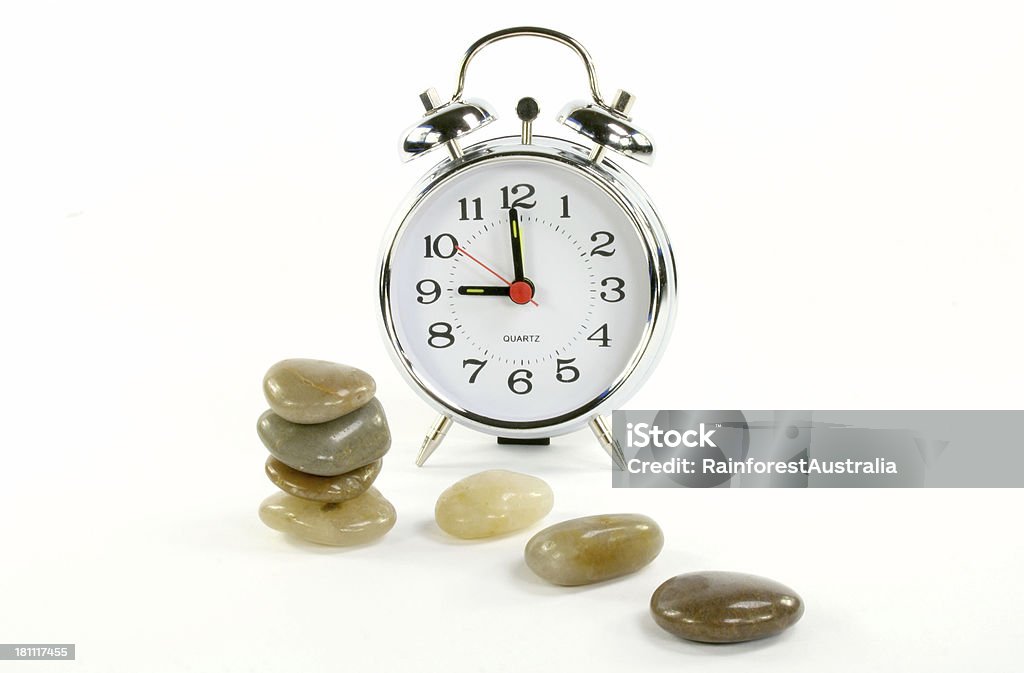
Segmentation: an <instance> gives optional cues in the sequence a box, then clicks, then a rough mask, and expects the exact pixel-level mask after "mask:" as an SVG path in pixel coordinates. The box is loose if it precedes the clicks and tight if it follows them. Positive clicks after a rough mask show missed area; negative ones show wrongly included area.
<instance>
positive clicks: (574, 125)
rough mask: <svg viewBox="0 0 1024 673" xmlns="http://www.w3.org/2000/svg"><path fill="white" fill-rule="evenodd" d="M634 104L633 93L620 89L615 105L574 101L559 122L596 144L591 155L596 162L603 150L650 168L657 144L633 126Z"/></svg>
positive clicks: (567, 106) (562, 113) (566, 107)
mask: <svg viewBox="0 0 1024 673" xmlns="http://www.w3.org/2000/svg"><path fill="white" fill-rule="evenodd" d="M633 101H634V97H633V96H632V94H629V93H626V92H625V91H621V90H620V91H618V92H617V93H616V94H615V102H614V103H613V104H612V105H611V106H610V107H606V106H604V105H598V104H597V103H587V102H584V101H573V102H571V103H569V104H568V105H566V106H565V107H564V108H562V111H561V112H560V113H559V114H558V121H559V122H560V123H562V124H565V125H566V126H568V127H569V128H571V129H572V130H573V131H575V132H576V133H579V134H580V135H583V136H586V137H587V138H590V140H592V141H593V142H594V143H595V145H596V147H595V150H594V152H593V153H592V154H591V158H592V159H593V160H594V161H599V160H600V157H601V156H602V154H603V152H604V150H605V149H610V150H614V151H616V152H618V153H619V154H622V155H625V156H627V157H629V158H631V159H636V160H637V161H639V162H640V163H642V164H646V165H648V166H650V165H651V164H653V163H654V143H653V142H652V141H651V138H650V136H648V135H647V134H646V133H644V132H643V131H641V130H639V129H638V128H636V127H635V126H633V125H632V123H631V122H632V119H630V117H629V116H627V115H628V114H629V109H630V108H631V107H632V105H633Z"/></svg>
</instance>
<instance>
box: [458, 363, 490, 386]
mask: <svg viewBox="0 0 1024 673" xmlns="http://www.w3.org/2000/svg"><path fill="white" fill-rule="evenodd" d="M486 364H487V360H473V359H472V358H470V359H469V360H463V361H462V368H463V369H465V368H466V365H473V366H474V367H476V369H474V370H473V373H472V374H470V375H469V382H470V383H476V377H477V376H480V370H481V369H483V368H484V365H486Z"/></svg>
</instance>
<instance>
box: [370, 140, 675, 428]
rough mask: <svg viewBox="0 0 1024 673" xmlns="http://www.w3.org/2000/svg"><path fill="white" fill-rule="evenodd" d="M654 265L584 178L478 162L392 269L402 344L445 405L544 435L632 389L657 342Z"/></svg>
mask: <svg viewBox="0 0 1024 673" xmlns="http://www.w3.org/2000/svg"><path fill="white" fill-rule="evenodd" d="M652 263H653V262H652V260H651V256H650V254H649V251H648V248H647V246H646V245H645V244H644V239H643V237H642V236H641V233H640V229H639V227H638V225H637V223H636V222H635V221H634V219H633V218H632V217H631V216H630V215H629V213H628V212H627V211H626V210H624V209H623V207H622V206H620V205H619V203H618V202H617V201H616V199H615V198H614V197H612V196H611V195H610V194H609V193H608V192H607V191H605V189H604V188H602V187H601V186H600V185H599V184H598V183H597V182H595V181H594V180H593V179H591V178H590V177H588V176H587V175H586V174H585V173H584V172H583V171H581V170H579V169H575V168H572V167H571V166H569V165H567V164H565V163H560V162H557V161H552V160H542V159H540V158H537V157H529V156H513V157H502V158H493V159H489V160H486V161H480V162H477V163H475V164H473V165H471V166H469V167H467V168H466V169H464V170H461V171H459V172H456V173H454V174H453V175H452V176H451V177H450V178H449V179H447V180H445V181H444V182H442V183H441V184H440V185H439V186H437V187H435V188H433V189H431V190H430V191H428V192H427V193H426V195H425V196H423V198H421V199H420V200H419V202H418V203H417V204H416V205H415V206H414V208H413V209H412V210H411V211H410V212H409V213H408V215H407V216H406V217H405V219H404V221H403V223H402V226H401V227H400V229H399V233H398V238H397V239H396V241H395V242H394V244H393V246H392V248H391V252H390V257H389V259H388V260H387V261H386V264H388V292H387V293H386V297H387V301H388V303H389V306H388V308H389V310H390V315H391V320H392V321H393V339H394V340H395V341H396V346H397V347H398V349H399V350H400V352H401V354H402V358H403V360H404V364H405V365H406V366H407V368H408V369H409V370H410V372H411V373H412V374H413V376H414V378H415V379H417V381H418V382H419V383H420V384H421V385H422V386H424V387H425V388H426V389H427V390H429V392H430V393H431V394H432V396H433V397H434V398H435V399H439V400H441V401H442V402H443V403H444V404H445V405H446V406H448V407H449V408H453V409H457V410H460V411H461V412H463V413H464V415H466V416H469V417H472V418H475V419H476V420H478V421H480V422H483V423H486V424H487V425H492V426H497V427H508V428H531V427H532V428H540V427H544V426H545V425H552V424H553V423H554V422H555V421H556V420H558V421H564V420H565V419H566V418H569V417H572V416H573V415H576V414H580V413H582V412H583V411H585V410H586V409H588V408H592V407H593V406H595V405H596V404H597V403H599V402H600V400H602V399H603V398H604V397H605V396H607V395H608V394H609V393H610V391H612V390H613V389H614V388H615V387H616V385H617V384H618V383H619V382H620V381H621V380H622V379H623V377H624V375H626V374H627V373H628V372H629V370H630V367H631V363H633V362H634V358H635V357H636V356H637V355H638V354H639V353H640V352H642V350H643V347H644V346H645V343H646V340H647V339H648V338H649V329H648V328H649V324H650V317H651V315H652V314H653V308H654V307H653V302H654V299H653V293H654V292H655V289H654V284H653V283H652V280H651V279H652V277H653V271H652V268H651V264H652Z"/></svg>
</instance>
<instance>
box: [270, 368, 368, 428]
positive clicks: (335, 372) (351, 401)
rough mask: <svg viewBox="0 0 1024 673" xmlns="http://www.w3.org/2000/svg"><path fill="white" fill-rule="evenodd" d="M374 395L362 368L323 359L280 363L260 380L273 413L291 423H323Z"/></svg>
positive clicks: (355, 407)
mask: <svg viewBox="0 0 1024 673" xmlns="http://www.w3.org/2000/svg"><path fill="white" fill-rule="evenodd" d="M376 392H377V384H376V383H374V381H373V377H372V376H370V375H369V374H367V373H366V372H364V371H363V370H361V369H356V368H355V367H349V366H348V365H341V364H338V363H336V362H328V361H326V360H307V359H304V358H293V359H291V360H281V361H280V362H278V363H277V364H275V365H274V366H273V367H271V368H270V369H268V370H267V373H266V375H265V376H264V377H263V394H264V395H265V396H266V398H267V403H268V404H269V405H270V408H271V409H273V410H274V413H275V414H277V415H278V416H280V417H281V418H283V419H285V420H286V421H291V422H292V423H326V422H327V421H333V420H334V419H335V418H339V417H341V416H344V415H345V414H348V413H351V412H353V411H355V410H356V409H358V408H359V407H361V406H363V405H364V404H366V403H367V402H369V401H370V400H371V399H372V398H373V396H374V395H375V394H376Z"/></svg>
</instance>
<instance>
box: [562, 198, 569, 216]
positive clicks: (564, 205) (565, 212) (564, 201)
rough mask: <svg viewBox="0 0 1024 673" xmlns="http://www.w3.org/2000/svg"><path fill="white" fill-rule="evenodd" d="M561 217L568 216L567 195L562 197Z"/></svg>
mask: <svg viewBox="0 0 1024 673" xmlns="http://www.w3.org/2000/svg"><path fill="white" fill-rule="evenodd" d="M561 217H562V219H565V218H567V217H569V195H568V194H566V195H565V196H563V197H562V215H561Z"/></svg>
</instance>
